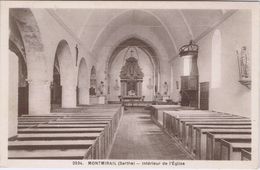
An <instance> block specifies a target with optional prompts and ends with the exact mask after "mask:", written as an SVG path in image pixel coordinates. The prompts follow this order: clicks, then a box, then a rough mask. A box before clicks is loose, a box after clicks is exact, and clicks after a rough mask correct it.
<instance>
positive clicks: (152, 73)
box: [107, 37, 160, 101]
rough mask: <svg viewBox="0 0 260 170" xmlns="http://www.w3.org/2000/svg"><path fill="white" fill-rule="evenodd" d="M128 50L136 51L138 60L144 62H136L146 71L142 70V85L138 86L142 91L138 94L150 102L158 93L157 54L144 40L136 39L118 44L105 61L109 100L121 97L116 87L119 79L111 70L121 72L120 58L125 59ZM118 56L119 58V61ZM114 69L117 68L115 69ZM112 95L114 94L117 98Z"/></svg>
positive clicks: (122, 61)
mask: <svg viewBox="0 0 260 170" xmlns="http://www.w3.org/2000/svg"><path fill="white" fill-rule="evenodd" d="M130 48H131V49H136V50H134V51H136V53H137V55H140V56H141V57H140V58H139V59H138V60H145V61H143V62H142V61H140V62H138V63H139V64H140V67H141V68H143V69H145V70H146V71H145V70H144V79H143V81H144V83H142V84H140V86H142V87H141V89H144V90H143V91H142V93H140V94H142V95H144V96H146V97H145V98H144V99H145V100H146V101H152V100H153V96H154V95H155V93H156V92H157V91H158V85H159V72H160V71H159V70H160V66H159V59H158V58H157V54H156V52H155V50H154V48H153V47H152V46H151V45H149V44H148V43H147V42H145V41H144V40H141V39H139V38H136V37H131V38H128V39H126V40H124V41H122V42H121V43H119V44H118V45H117V46H116V47H115V49H114V50H113V51H112V54H111V56H110V57H109V59H108V61H107V74H108V75H107V77H108V97H109V100H110V101H111V100H112V101H117V100H118V97H117V96H119V95H121V93H120V90H119V88H120V86H118V84H119V80H120V78H119V75H118V73H115V72H114V71H113V70H117V69H118V70H121V67H122V66H123V65H124V62H125V61H124V59H123V60H122V58H125V57H124V56H125V53H129V52H130V51H131V50H129V49H130ZM127 51H128V52H127ZM118 56H121V59H120V57H118ZM119 60H120V61H119ZM115 63H118V64H116V65H117V66H116V65H115ZM119 63H120V64H119ZM142 63H147V64H142ZM115 67H118V68H117V69H116V68H115ZM115 75H116V76H115ZM121 88H122V87H121ZM141 89H140V90H141ZM112 94H116V95H117V96H115V95H112Z"/></svg>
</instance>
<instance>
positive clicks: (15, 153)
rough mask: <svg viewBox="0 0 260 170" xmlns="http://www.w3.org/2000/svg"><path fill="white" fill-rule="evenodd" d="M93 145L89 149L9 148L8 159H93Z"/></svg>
mask: <svg viewBox="0 0 260 170" xmlns="http://www.w3.org/2000/svg"><path fill="white" fill-rule="evenodd" d="M91 158H92V152H91V147H90V148H88V149H66V150H60V149H52V150H9V151H8V159H58V160H61V159H69V160H76V159H91Z"/></svg>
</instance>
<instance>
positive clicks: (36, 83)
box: [26, 79, 51, 86]
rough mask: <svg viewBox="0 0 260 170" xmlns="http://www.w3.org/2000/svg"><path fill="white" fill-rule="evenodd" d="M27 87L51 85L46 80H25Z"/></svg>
mask: <svg viewBox="0 0 260 170" xmlns="http://www.w3.org/2000/svg"><path fill="white" fill-rule="evenodd" d="M26 81H27V82H28V84H29V85H46V86H49V85H50V84H51V81H50V80H46V79H27V80H26Z"/></svg>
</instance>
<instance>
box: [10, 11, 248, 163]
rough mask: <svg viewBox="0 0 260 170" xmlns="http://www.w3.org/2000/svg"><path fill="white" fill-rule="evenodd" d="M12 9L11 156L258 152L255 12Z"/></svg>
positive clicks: (211, 156)
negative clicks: (255, 132) (254, 112)
mask: <svg viewBox="0 0 260 170" xmlns="http://www.w3.org/2000/svg"><path fill="white" fill-rule="evenodd" d="M9 15H10V17H9V28H10V31H9V32H10V36H9V56H8V57H9V113H8V124H9V129H8V136H9V141H8V158H9V159H71V160H75V159H132V160H137V159H141V160H147V159H150V160H163V159H165V160H196V159H197V160H251V150H252V146H251V142H252V140H251V100H250V96H251V56H252V41H251V39H252V37H251V30H252V16H251V12H250V11H249V10H243V9H240V10H233V9H210V10H204V9H84V8H80V9H59V8H58V9H51V8H48V9H43V8H32V9H30V8H12V9H10V11H9ZM46 23H47V24H46Z"/></svg>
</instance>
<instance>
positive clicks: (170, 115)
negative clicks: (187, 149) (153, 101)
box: [164, 110, 230, 136]
mask: <svg viewBox="0 0 260 170" xmlns="http://www.w3.org/2000/svg"><path fill="white" fill-rule="evenodd" d="M209 116H218V117H226V116H230V115H227V114H224V113H222V114H219V113H214V112H209V111H200V110H189V111H187V110H185V111H183V110H182V111H167V112H166V111H165V112H164V128H166V129H167V130H169V131H172V133H173V135H174V136H180V135H181V133H180V131H181V126H180V124H181V123H180V121H179V119H178V118H182V117H183V118H184V117H189V118H191V117H209ZM170 133H171V132H170Z"/></svg>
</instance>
